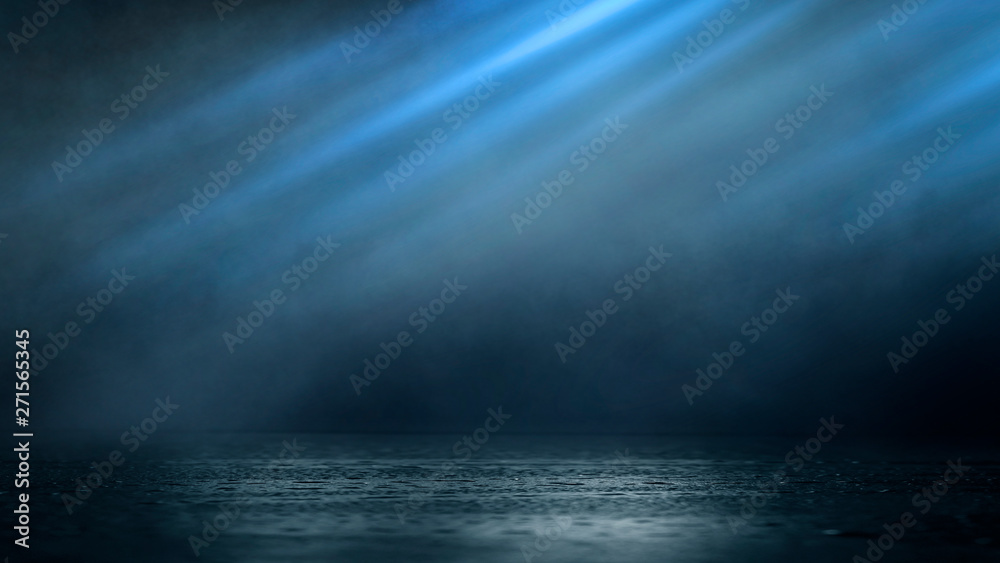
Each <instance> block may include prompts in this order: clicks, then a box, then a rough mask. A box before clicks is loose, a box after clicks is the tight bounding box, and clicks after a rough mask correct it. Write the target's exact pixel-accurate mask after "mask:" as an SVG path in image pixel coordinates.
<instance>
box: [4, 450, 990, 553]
mask: <svg viewBox="0 0 1000 563" xmlns="http://www.w3.org/2000/svg"><path fill="white" fill-rule="evenodd" d="M459 438H460V436H459V437H456V436H448V435H424V436H375V437H358V436H338V435H309V434H303V435H260V434H257V435H238V436H218V435H216V436H210V437H204V436H197V437H196V436H166V435H155V436H151V437H150V439H149V440H148V441H147V442H145V443H143V445H142V446H141V447H140V448H139V449H138V450H136V451H135V452H128V451H127V450H128V448H127V447H123V446H122V445H121V444H120V443H117V442H115V441H110V442H107V443H91V444H88V445H87V446H83V445H81V444H80V443H79V442H77V441H75V440H74V441H68V440H67V437H63V438H62V439H61V440H60V441H59V442H60V443H56V442H54V441H45V440H41V439H38V440H36V441H34V442H32V452H33V457H32V479H31V484H32V486H31V489H30V492H31V537H30V545H31V549H30V553H31V558H30V560H33V561H107V562H117V561H192V560H199V561H227V562H231V561H251V562H252V561H309V562H313V561H315V562H319V561H349V562H354V561H359V562H360V561H428V562H430V561H434V562H451V561H477V562H498V563H499V562H511V563H515V562H523V561H537V562H542V563H544V562H581V561H601V562H608V561H623V562H624V561H628V562H637V561H638V562H642V561H680V562H687V561H698V562H701V561H706V562H707V561H737V562H738V561H816V562H826V561H840V562H844V563H848V562H851V561H852V558H853V557H854V556H855V555H860V556H862V557H866V551H868V550H869V549H870V548H869V544H868V543H867V542H868V540H874V541H876V542H877V541H878V540H879V536H880V535H881V534H884V533H886V530H885V529H884V525H886V524H888V525H889V527H890V529H892V530H895V531H896V532H897V533H899V531H900V530H902V537H901V539H899V540H893V541H892V545H891V547H889V549H888V550H886V551H885V553H884V554H883V555H882V557H881V558H880V560H881V561H883V562H900V561H942V562H944V561H947V562H960V561H1000V533H998V530H1000V507H998V502H997V501H998V500H1000V498H998V497H1000V495H998V491H1000V455H998V454H997V450H996V449H989V448H985V447H983V445H982V444H977V445H969V444H957V443H950V444H945V445H938V446H927V445H923V446H902V445H899V444H894V445H886V444H877V443H866V444H865V445H859V444H858V443H856V442H854V443H850V444H849V443H847V441H846V440H843V442H842V443H838V440H842V439H841V438H834V440H833V441H831V442H830V443H828V444H825V445H823V446H822V449H821V450H820V451H819V452H817V453H816V454H815V455H814V456H811V457H812V459H810V460H808V461H807V460H805V459H804V458H803V459H801V463H799V461H798V458H799V456H798V455H795V454H793V456H792V457H791V461H792V463H788V462H786V459H785V458H786V454H787V453H788V452H789V451H791V450H792V449H793V448H794V447H795V446H797V445H801V444H802V443H804V440H799V441H796V440H795V439H793V438H772V439H766V440H763V439H756V440H751V439H691V438H684V439H677V438H662V437H646V436H620V437H560V436H546V437H518V436H493V437H491V438H490V439H489V441H488V442H487V443H486V444H484V445H483V446H481V447H480V449H479V450H478V451H476V452H471V451H470V452H468V453H469V454H471V455H470V456H469V459H465V458H466V451H465V450H461V449H460V450H459V451H460V453H461V455H457V456H456V455H455V454H454V453H453V445H454V444H455V442H456V440H457V439H459ZM115 449H118V450H120V451H122V452H123V456H124V463H123V464H122V465H121V466H120V467H117V468H114V471H113V473H112V474H111V476H110V477H108V478H107V479H106V480H105V481H104V482H103V483H102V484H101V486H99V487H97V488H95V489H94V490H92V491H91V492H90V493H91V494H90V496H89V497H87V498H86V499H85V500H84V501H83V502H82V504H76V503H73V506H72V509H73V514H71V515H70V514H67V509H66V507H65V502H66V500H65V499H66V498H69V497H64V496H63V495H64V494H67V493H68V494H70V495H72V494H73V493H74V489H75V488H76V484H75V481H76V479H77V478H78V477H79V478H84V479H86V477H87V475H88V474H89V473H91V472H92V470H91V469H89V466H90V463H91V462H93V461H97V462H102V461H105V460H107V459H108V456H109V454H110V452H111V451H112V450H115ZM282 452H284V453H282ZM807 455H808V454H807ZM959 458H961V464H962V465H963V466H966V467H968V468H969V469H966V470H962V475H961V476H960V478H958V479H957V481H956V482H954V483H953V484H952V485H949V486H948V490H947V492H942V489H943V485H938V491H937V492H935V491H933V489H932V488H931V487H933V484H934V482H935V481H939V480H941V479H942V478H943V477H944V476H945V472H946V471H947V470H948V469H949V465H948V462H949V460H951V461H953V462H957V460H958V459H959ZM9 460H10V458H7V459H5V460H4V464H3V467H4V471H5V472H7V474H8V475H13V473H14V471H12V465H11V464H10V461H9ZM448 464H453V465H448ZM105 468H107V466H105ZM779 471H784V472H785V473H786V474H787V475H786V476H784V477H781V476H780V474H779V473H777V472H779ZM948 477H949V478H952V479H955V478H957V477H959V476H958V475H957V474H956V473H955V472H954V471H952V472H951V473H948ZM924 488H931V489H928V494H929V496H923V495H924V493H923V492H922V490H923V489H924ZM81 491H82V492H83V493H86V490H84V489H81ZM938 493H940V494H938ZM915 495H921V496H918V497H917V498H914V497H915ZM81 496H83V495H81ZM931 498H934V499H936V500H934V501H932V500H931ZM13 500H14V498H13V495H12V489H11V488H9V487H8V488H7V489H6V490H5V491H4V506H5V507H9V506H11V505H12V503H13ZM227 512H228V515H226V513H227ZM905 512H910V513H911V514H912V515H913V520H914V522H910V523H911V526H910V527H904V526H899V527H894V526H893V524H894V523H896V522H899V520H900V518H901V515H902V514H903V513H905ZM5 513H6V514H8V515H10V514H11V513H10V509H9V508H8V509H7V510H5ZM10 520H11V517H8V522H9V521H10ZM206 522H208V523H210V524H214V526H217V527H216V528H209V529H206ZM4 527H5V528H8V529H9V527H8V526H6V525H5V526H4ZM192 538H197V540H196V541H193V542H192ZM882 542H883V545H889V537H888V536H887V537H885V538H883V539H882ZM192 544H193V546H194V547H192ZM7 545H8V546H11V545H12V544H11V543H10V540H8V544H7ZM195 549H197V550H198V553H199V555H198V556H196V555H195ZM6 553H7V554H9V555H10V561H11V562H18V561H27V560H29V559H28V558H27V557H25V550H23V549H21V548H16V547H15V548H13V549H10V548H9V549H8V550H7V551H6ZM872 555H878V552H873V553H872Z"/></svg>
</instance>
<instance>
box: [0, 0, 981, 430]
mask: <svg viewBox="0 0 1000 563" xmlns="http://www.w3.org/2000/svg"><path fill="white" fill-rule="evenodd" d="M216 4H219V3H216ZM897 4H905V5H906V6H908V7H909V6H910V3H897ZM912 4H913V5H914V6H918V8H917V9H916V10H915V11H913V13H911V14H908V15H907V14H905V13H904V12H902V11H901V12H899V13H897V14H895V15H894V12H893V4H892V3H891V2H834V1H829V0H827V1H801V2H765V1H760V0H737V1H690V0H685V1H681V2H659V1H653V0H626V1H621V2H613V1H606V0H595V1H592V2H582V1H581V2H580V3H579V5H578V6H577V5H576V4H574V3H572V2H569V1H568V0H567V1H564V2H561V3H560V2H559V1H557V0H551V1H549V2H545V1H541V0H513V1H510V2H497V3H494V2H478V1H458V0H454V1H443V0H442V1H413V2H410V1H406V0H403V1H402V2H400V3H399V4H398V13H395V14H393V13H391V12H390V11H389V10H388V9H387V8H389V7H392V6H396V5H395V4H393V3H391V2H365V3H354V4H348V3H339V4H337V3H327V2H316V1H310V2H295V3H291V2H267V1H264V0H244V1H243V2H242V3H241V4H240V5H238V6H235V7H233V8H232V10H229V11H225V12H222V17H221V21H220V15H219V13H218V11H217V7H215V5H213V3H212V2H210V1H208V0H204V1H199V2H183V3H182V2H167V1H158V0H157V1H152V2H85V1H82V0H73V1H71V2H69V3H68V4H66V5H59V11H58V13H57V14H56V15H54V16H51V17H50V18H46V19H47V20H48V21H47V22H46V23H45V25H42V26H38V27H37V29H36V33H35V34H33V35H32V37H31V38H30V39H27V40H26V41H25V42H23V43H22V42H17V41H15V43H17V44H16V45H12V44H11V41H12V40H11V36H10V35H8V36H7V38H8V41H7V43H6V44H5V48H6V53H4V54H3V56H2V57H0V65H2V66H0V71H2V75H3V77H4V79H3V82H2V87H0V93H2V96H3V99H4V102H5V103H4V104H3V105H2V107H3V112H4V116H3V117H4V119H3V124H4V139H5V142H4V146H3V158H2V160H0V173H2V178H3V183H2V186H3V187H2V188H0V189H2V190H3V200H2V205H0V233H2V235H5V236H3V237H0V264H2V271H3V275H2V277H0V296H2V302H0V325H2V326H3V328H4V330H3V334H5V335H7V336H6V338H7V339H8V340H7V342H6V343H5V344H4V349H8V350H11V354H12V355H13V350H14V348H13V346H14V340H15V339H14V337H13V335H14V331H15V330H18V329H29V330H30V332H31V338H30V343H31V348H32V350H33V353H32V354H33V357H35V358H37V363H36V364H35V370H33V373H32V378H31V385H32V388H31V390H32V408H33V419H34V423H37V424H39V425H41V426H44V427H49V428H73V429H94V430H100V431H104V430H105V429H110V430H112V431H113V430H117V429H121V428H127V427H128V426H129V425H132V424H136V423H137V422H138V421H139V420H141V419H142V418H143V417H146V416H149V412H150V411H151V409H152V408H153V407H154V406H155V405H154V401H155V400H156V399H158V398H165V397H168V396H169V397H170V399H171V400H172V401H173V402H175V403H177V404H180V405H181V408H180V410H179V411H178V414H177V415H175V416H173V417H171V419H170V426H171V429H172V430H184V431H223V430H255V431H259V430H273V431H286V430H287V431H297V432H305V431H315V432H432V431H447V432H451V431H456V430H459V431H466V430H471V429H472V428H475V427H476V426H478V425H479V424H480V423H481V422H482V419H483V417H484V416H486V411H487V409H488V408H496V407H498V406H501V405H502V407H503V410H504V411H505V412H507V413H510V414H511V415H512V418H511V419H510V422H509V424H508V426H507V427H505V432H508V431H509V432H511V433H518V432H524V433H532V432H579V433H593V432H639V433H647V432H663V433H684V434H785V433H800V432H809V431H813V430H814V429H815V428H816V425H817V421H818V419H819V418H820V417H830V416H836V417H837V420H838V422H844V423H846V424H848V425H850V427H851V428H852V430H854V431H855V432H857V434H858V435H865V434H899V435H926V434H928V433H931V434H946V435H960V436H964V435H977V434H978V435H992V434H994V433H995V432H996V430H997V423H996V417H995V415H993V414H992V412H993V410H994V408H995V403H996V396H997V392H998V391H1000V383H998V378H997V375H998V369H997V355H996V354H997V349H998V348H997V344H996V342H997V312H998V311H1000V275H998V276H997V279H995V280H991V279H987V278H992V276H994V275H997V274H1000V271H998V272H997V273H996V274H994V273H992V272H993V269H991V268H995V267H1000V266H996V262H995V261H992V260H994V259H995V258H994V257H996V256H997V254H998V253H1000V222H998V220H997V216H998V211H1000V194H998V190H997V187H998V185H1000V160H998V159H997V154H998V150H997V149H998V147H1000V114H998V100H1000V96H998V94H1000V51H998V49H1000V4H997V3H995V2H987V1H979V2H960V3H947V2H927V3H924V4H918V3H916V2H913V3H912ZM39 10H40V8H39V7H38V4H37V3H30V2H21V1H18V2H7V3H5V4H4V7H3V9H2V18H0V21H2V22H3V26H2V27H3V30H4V32H5V33H7V32H11V33H17V34H21V33H23V30H22V27H24V25H25V23H24V21H22V19H21V18H22V17H27V18H29V21H30V18H31V17H32V14H34V13H35V12H38V11H39ZM560 10H562V11H563V13H564V14H565V16H562V15H559V16H556V14H558V13H560ZM373 12H374V13H373ZM893 18H895V20H894V19H893ZM904 18H905V21H904ZM379 20H381V22H380V21H379ZM723 20H727V21H723ZM727 22H728V23H727ZM880 22H881V23H880ZM893 22H895V23H893ZM356 26H357V29H355V27H356ZM366 26H368V29H374V30H376V31H377V34H375V36H374V37H367V36H363V35H358V34H359V33H362V34H363V33H364V29H365V27H366ZM27 31H28V32H29V33H28V34H30V31H31V30H30V29H28V30H27ZM699 34H700V35H699ZM699 41H701V44H699ZM15 49H16V52H15ZM123 96H125V98H123ZM133 106H134V107H133ZM102 128H104V130H103V131H102V130H101V129H102ZM95 144H96V146H94V145H95ZM81 153H86V154H81ZM755 159H756V160H755ZM765 159H766V160H765ZM914 159H916V160H914ZM227 168H228V170H227ZM741 169H742V171H741ZM734 171H735V172H734ZM560 179H562V182H561V183H560ZM213 181H214V182H217V184H223V185H222V186H219V189H217V190H216V189H215V187H214V186H213V185H209V184H210V182H213ZM217 184H216V185H217ZM546 186H547V187H546ZM893 190H896V191H895V193H894V192H893ZM554 194H558V197H553V195H554ZM859 208H861V211H859ZM991 263H992V264H994V266H992V267H991V266H990V264H991ZM647 266H648V269H646V268H647ZM654 269H655V271H652V270H654ZM132 276H134V279H129V277H132ZM970 278H974V279H973V281H971V282H970ZM121 280H124V281H121ZM125 282H127V285H125ZM958 286H968V287H963V288H961V289H960V288H959V287H958ZM276 292H279V293H276ZM962 292H965V293H966V294H967V296H963V293H962ZM781 295H784V298H782V297H781ZM275 296H277V297H278V299H277V300H276V301H274V300H273V299H274V297H275ZM437 299H442V300H441V301H435V300H437ZM88 300H91V302H89V303H88ZM609 300H610V302H609ZM102 301H103V303H104V304H102ZM775 306H776V307H777V309H780V310H779V311H775V310H772V311H768V310H769V309H772V307H775ZM605 307H607V310H608V311H613V312H612V313H608V312H606V311H604V308H605ZM98 308H100V310H98ZM939 310H944V312H943V313H939V312H938V311H939ZM258 311H259V312H258ZM935 315H938V316H939V319H945V318H946V321H945V322H939V321H934V318H935ZM942 315H943V316H942ZM588 319H596V322H597V323H599V324H600V325H601V326H599V327H597V326H595V325H591V324H586V323H587V322H593V321H588ZM755 319H757V320H756V321H755ZM928 321H934V322H933V323H932V324H928ZM755 322H756V323H758V324H760V325H761V326H763V327H764V328H766V329H767V330H766V332H765V331H764V330H763V329H761V328H756V327H755V324H754V323H755ZM921 322H923V326H924V327H927V328H921V325H920V324H919V323H921ZM67 323H74V325H73V326H75V327H76V329H78V332H77V333H76V335H74V336H71V335H68V334H65V335H64V334H63V333H65V332H66V330H67ZM244 323H246V324H245V325H244ZM251 324H255V325H257V326H255V327H254V326H251ZM251 329H252V333H251ZM581 330H582V331H583V333H584V334H587V335H589V336H586V337H585V338H584V337H583V335H580V336H577V335H575V334H574V331H581ZM921 330H926V331H927V332H929V333H933V334H932V335H930V337H929V338H926V339H924V337H923V336H922V335H916V336H915V333H917V332H918V331H921ZM404 331H405V332H406V334H405V335H403V336H402V338H401V337H400V333H402V332H404ZM70 332H74V331H73V330H72V326H71V330H70ZM50 334H51V337H50V336H49V335H50ZM227 334H228V335H229V336H227ZM903 337H906V338H907V339H910V340H913V339H916V340H917V341H918V344H919V343H924V345H922V346H916V345H914V346H915V347H914V348H913V349H912V350H910V348H909V345H907V344H905V343H904V342H903V340H902V338H903ZM400 338H401V339H402V341H403V342H404V343H407V345H406V346H402V345H399V344H398V342H399V341H400ZM925 340H926V342H925ZM734 342H735V343H737V344H734ZM50 343H52V345H51V346H49V347H48V353H47V352H46V351H45V347H46V345H47V344H50ZM60 343H61V344H62V346H63V347H62V348H61V349H60V348H59V345H60ZM393 343H396V344H393ZM383 345H384V346H383ZM577 345H579V346H577ZM731 347H732V348H733V349H735V350H737V351H741V353H740V354H739V355H736V356H731V355H728V354H729V353H730V349H731ZM383 349H386V350H388V351H387V352H385V354H386V356H384V357H381V358H380V357H379V354H380V353H383ZM397 351H398V353H397ZM912 352H915V354H914V353H912ZM890 353H892V354H898V355H899V358H901V359H902V360H906V361H905V362H903V361H902V360H901V359H899V358H897V359H895V360H894V359H893V356H890ZM46 355H48V356H51V359H49V360H46V361H44V362H43V360H44V358H45V356H46ZM390 355H392V356H397V357H395V358H392V357H390ZM713 355H715V357H713ZM906 356H912V357H909V358H907V357H906ZM387 360H391V361H388V362H387ZM369 361H370V362H373V365H374V363H381V365H383V366H385V365H386V363H388V366H387V367H384V369H379V372H378V374H377V377H375V375H376V374H375V372H374V371H373V370H372V369H371V368H367V364H366V362H369ZM717 361H718V362H720V364H725V365H720V367H721V368H722V369H721V370H720V368H712V367H710V366H711V364H712V363H713V362H717ZM366 368H367V370H368V374H369V377H368V378H366V377H365V371H366ZM698 370H702V371H711V372H712V373H714V374H717V375H718V377H717V378H716V379H711V378H709V377H707V373H706V376H703V377H702V380H701V387H700V388H699V387H698V385H699V383H698V381H697V379H698V378H699V373H698ZM720 371H721V375H720V374H719V372H720ZM352 376H353V377H352ZM708 383H711V386H708ZM685 385H687V386H690V387H689V388H687V389H686V388H685V387H684V386H685ZM685 389H686V390H685ZM689 399H690V400H689ZM508 428H509V430H508Z"/></svg>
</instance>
